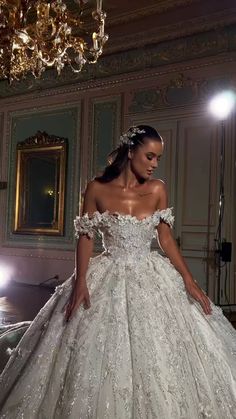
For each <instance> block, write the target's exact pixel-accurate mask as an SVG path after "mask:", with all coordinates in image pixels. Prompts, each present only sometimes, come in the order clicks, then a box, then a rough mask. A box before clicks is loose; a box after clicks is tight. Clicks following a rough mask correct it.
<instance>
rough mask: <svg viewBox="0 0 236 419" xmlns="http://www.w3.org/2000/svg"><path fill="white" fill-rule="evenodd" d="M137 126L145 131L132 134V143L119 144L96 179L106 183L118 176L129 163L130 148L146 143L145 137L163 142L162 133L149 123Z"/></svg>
mask: <svg viewBox="0 0 236 419" xmlns="http://www.w3.org/2000/svg"><path fill="white" fill-rule="evenodd" d="M135 128H138V129H139V130H140V131H145V132H143V133H136V134H135V135H132V137H131V140H132V145H129V144H126V143H125V144H120V145H118V147H117V148H115V150H113V151H112V152H111V153H110V154H109V155H108V159H107V160H108V165H107V166H106V167H105V169H104V171H103V173H102V174H101V176H97V177H95V180H97V181H99V182H101V183H106V182H110V181H111V180H113V179H115V178H117V177H118V176H119V175H120V173H121V172H122V171H123V170H124V168H125V167H126V165H127V163H128V152H129V150H135V149H137V148H138V147H139V146H140V145H141V144H144V143H145V139H147V138H150V139H153V140H156V141H158V142H161V143H162V142H163V139H162V137H161V136H160V134H159V133H158V132H157V131H156V130H155V129H154V128H152V127H150V126H149V125H137V126H136V127H135ZM127 133H132V127H131V128H129V129H128V131H127V132H126V134H127Z"/></svg>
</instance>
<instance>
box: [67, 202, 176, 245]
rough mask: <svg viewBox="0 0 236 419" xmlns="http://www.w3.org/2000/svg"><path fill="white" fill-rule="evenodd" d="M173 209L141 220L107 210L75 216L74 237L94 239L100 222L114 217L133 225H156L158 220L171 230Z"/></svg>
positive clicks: (156, 212)
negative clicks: (85, 236)
mask: <svg viewBox="0 0 236 419" xmlns="http://www.w3.org/2000/svg"><path fill="white" fill-rule="evenodd" d="M172 210H173V207H170V208H165V209H163V210H157V211H155V212H154V213H153V214H151V215H148V216H147V217H144V218H142V219H139V218H137V217H136V215H131V214H121V213H119V212H118V211H117V212H114V213H110V212H109V211H108V210H106V211H104V212H102V213H101V212H99V211H95V212H93V214H91V215H89V214H88V213H87V212H86V213H85V214H83V215H81V216H76V218H75V220H74V227H75V237H76V238H79V237H80V235H82V234H85V235H87V236H88V237H89V238H94V234H95V233H96V229H97V228H98V227H99V225H100V222H101V221H103V220H104V219H106V218H107V217H113V218H114V217H115V218H117V219H127V220H131V221H132V222H133V223H146V222H154V224H158V223H159V221H160V219H161V220H163V221H165V222H166V223H167V224H169V226H170V227H171V228H173V225H174V219H175V217H174V216H173V215H172Z"/></svg>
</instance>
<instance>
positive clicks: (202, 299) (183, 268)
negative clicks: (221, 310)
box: [157, 182, 211, 314]
mask: <svg viewBox="0 0 236 419" xmlns="http://www.w3.org/2000/svg"><path fill="white" fill-rule="evenodd" d="M158 196H159V204H158V209H160V210H161V209H165V208H168V198H167V191H166V187H165V184H164V183H163V182H161V184H160V185H159V191H158ZM157 231H158V236H159V241H160V246H161V248H162V249H163V250H164V252H165V254H166V256H167V257H168V258H169V260H170V261H171V263H172V264H173V265H174V267H175V269H177V271H178V272H179V273H180V275H181V276H182V278H183V280H184V284H185V288H186V290H187V291H188V292H189V294H190V295H191V296H192V297H193V298H195V299H196V300H197V301H198V302H199V303H200V304H201V305H202V308H203V310H204V311H205V313H206V314H210V313H211V307H210V301H209V299H208V297H207V296H206V294H205V293H204V292H203V291H202V289H201V288H200V287H199V285H198V284H197V282H196V281H195V280H194V278H193V276H192V274H191V272H190V271H189V269H188V267H187V264H186V262H185V260H184V258H183V256H182V254H181V252H180V250H179V248H178V246H177V244H176V241H175V239H174V237H173V235H172V232H171V230H170V227H169V225H168V224H166V223H165V222H162V221H161V222H160V224H159V225H158V226H157Z"/></svg>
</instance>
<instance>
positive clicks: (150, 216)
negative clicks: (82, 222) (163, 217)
mask: <svg viewBox="0 0 236 419" xmlns="http://www.w3.org/2000/svg"><path fill="white" fill-rule="evenodd" d="M172 209H173V207H168V208H164V209H162V210H160V209H158V210H156V211H154V212H153V213H152V214H150V215H147V216H146V217H144V218H141V219H140V218H138V217H137V216H136V215H132V214H122V213H120V212H118V211H114V212H110V211H109V210H106V211H104V212H100V211H94V212H93V214H91V215H90V216H89V215H88V213H87V212H86V213H84V214H83V215H82V217H83V216H84V215H87V216H88V218H90V219H92V218H93V217H94V216H95V215H100V216H103V215H109V216H111V217H117V218H122V217H124V218H128V219H134V220H136V221H137V222H143V221H146V220H149V219H152V217H153V216H154V215H156V214H158V213H162V212H164V211H167V210H172Z"/></svg>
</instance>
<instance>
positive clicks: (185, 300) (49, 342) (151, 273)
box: [0, 125, 236, 419]
mask: <svg viewBox="0 0 236 419" xmlns="http://www.w3.org/2000/svg"><path fill="white" fill-rule="evenodd" d="M163 148H164V144H163V140H162V138H161V136H160V135H159V134H158V133H157V131H156V130H154V129H153V128H152V127H149V126H146V125H139V126H137V127H131V128H130V129H129V130H128V131H127V132H126V133H125V134H124V135H123V136H122V137H121V141H120V144H119V145H118V147H117V148H116V149H115V150H114V151H113V152H112V153H111V154H110V156H109V157H110V162H109V165H108V166H107V167H106V168H105V170H104V173H103V174H102V175H101V176H99V177H96V178H95V179H94V180H92V181H91V182H89V184H88V186H87V188H86V192H85V196H84V204H83V212H82V215H81V216H77V217H76V219H75V221H74V224H75V232H76V237H77V238H78V241H77V247H76V267H75V272H74V273H73V275H72V276H71V277H70V278H69V279H68V280H67V281H65V283H64V284H63V285H62V286H60V287H57V289H56V291H55V293H54V294H53V295H52V297H51V298H50V300H49V301H48V302H47V304H46V305H45V306H44V307H43V308H42V309H41V310H40V312H39V313H38V315H37V316H36V318H35V319H34V321H33V322H32V323H31V325H30V327H29V329H28V330H27V332H26V333H25V334H24V336H23V337H22V339H21V340H20V342H19V344H18V345H17V347H16V348H15V350H13V353H12V355H11V357H10V359H9V361H8V363H7V365H6V367H5V369H4V371H3V373H2V375H1V377H0V403H1V404H0V406H1V409H0V418H1V419H6V418H9V419H18V418H24V419H36V418H37V419H43V418H44V419H65V418H68V419H95V418H96V419H154V418H158V419H200V418H201V419H202V418H212V419H222V418H225V419H226V418H229V419H235V418H236V362H235V361H236V331H235V330H234V329H233V327H232V325H231V324H230V323H229V322H228V320H227V319H226V318H225V317H224V315H223V313H222V310H221V309H220V308H219V307H216V306H215V305H214V304H213V302H212V301H211V300H210V299H209V298H208V297H207V295H206V294H205V292H204V291H203V290H202V289H201V288H200V286H199V285H198V283H197V281H196V280H195V279H194V278H193V276H192V275H191V273H190V272H189V270H188V268H187V265H186V263H185V261H184V259H183V257H182V256H181V254H180V252H179V249H178V247H177V245H176V243H175V240H174V238H173V236H172V234H171V227H172V226H173V221H174V217H173V215H172V208H168V201H167V193H166V187H165V185H164V183H163V182H162V181H161V180H156V179H151V174H152V173H153V171H154V170H155V169H156V168H157V166H158V162H159V160H160V158H161V155H162V153H163ZM97 233H99V234H101V236H102V242H103V247H104V251H103V252H102V253H101V254H99V255H98V256H96V257H91V256H92V251H93V239H94V236H95V234H97ZM155 236H156V237H157V239H158V241H159V244H160V246H161V248H162V250H163V251H164V252H165V255H166V257H163V256H161V255H160V254H159V252H158V251H156V250H155V251H153V250H151V242H152V239H153V238H154V237H155Z"/></svg>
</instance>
